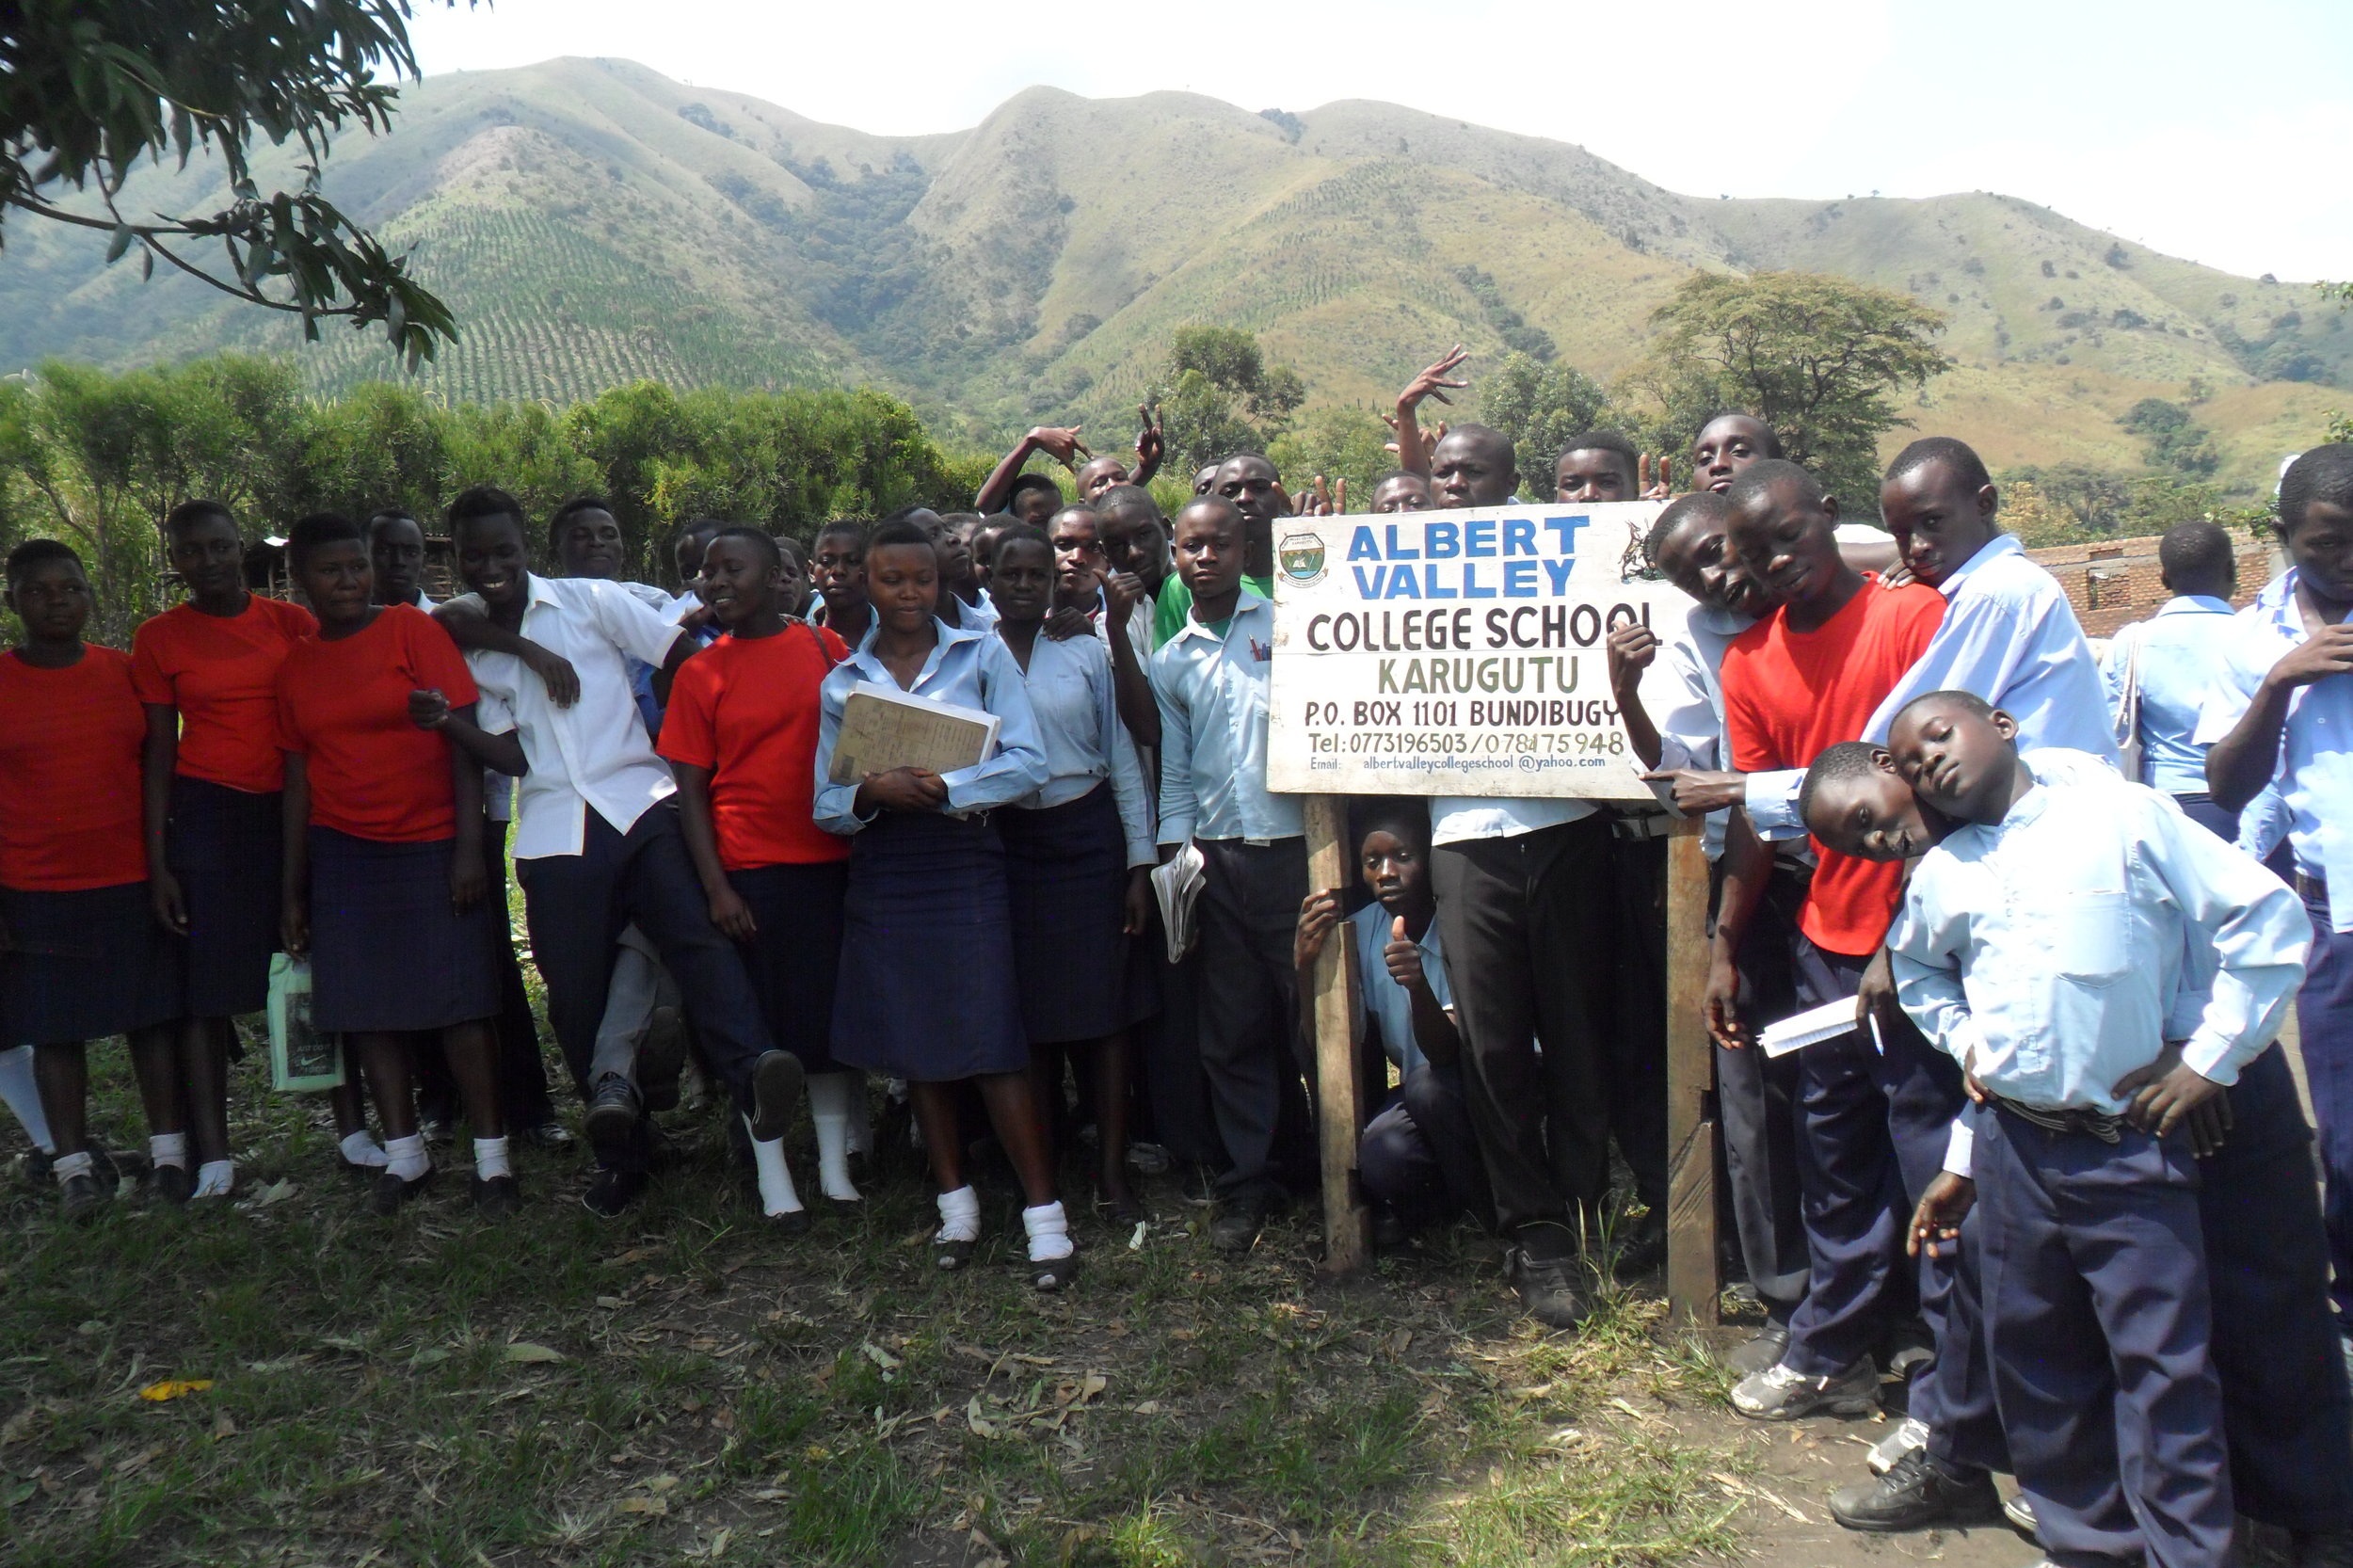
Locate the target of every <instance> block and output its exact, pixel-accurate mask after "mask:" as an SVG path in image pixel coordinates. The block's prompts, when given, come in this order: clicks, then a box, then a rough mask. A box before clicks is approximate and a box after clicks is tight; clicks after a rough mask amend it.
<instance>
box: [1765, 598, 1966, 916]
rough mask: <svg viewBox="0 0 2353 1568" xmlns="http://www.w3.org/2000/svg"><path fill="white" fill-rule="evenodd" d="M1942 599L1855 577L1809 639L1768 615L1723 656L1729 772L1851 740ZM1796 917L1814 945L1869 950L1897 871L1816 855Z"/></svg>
mask: <svg viewBox="0 0 2353 1568" xmlns="http://www.w3.org/2000/svg"><path fill="white" fill-rule="evenodd" d="M1944 616H1945V600H1944V598H1943V596H1942V595H1940V594H1938V593H1937V591H1936V590H1935V589H1933V588H1927V587H1921V586H1919V585H1917V584H1914V585H1913V586H1910V587H1904V588H1897V589H1894V590H1885V589H1881V587H1880V586H1879V585H1878V584H1876V583H1875V582H1873V581H1871V580H1870V579H1869V576H1868V574H1865V584H1864V585H1863V587H1862V588H1861V589H1859V590H1858V591H1857V592H1856V594H1855V596H1854V597H1853V598H1852V599H1850V600H1848V601H1847V603H1846V605H1845V606H1844V607H1843V608H1842V609H1840V610H1839V612H1838V613H1837V614H1836V615H1834V616H1831V618H1830V619H1829V620H1828V621H1826V622H1825V623H1823V624H1822V625H1821V626H1819V627H1817V628H1816V629H1815V630H1814V631H1812V632H1795V631H1792V630H1791V629H1790V627H1789V616H1788V612H1787V611H1786V610H1777V611H1775V612H1774V613H1773V614H1772V615H1771V616H1769V617H1767V618H1766V619H1764V620H1761V621H1759V622H1757V623H1756V624H1755V625H1754V626H1752V627H1750V628H1749V629H1748V630H1747V631H1746V632H1741V633H1740V635H1739V636H1737V637H1736V638H1734V639H1733V643H1732V646H1731V647H1730V648H1726V649H1725V650H1724V666H1723V688H1724V733H1725V737H1726V738H1727V739H1728V740H1729V741H1730V742H1731V747H1732V765H1733V766H1734V767H1735V768H1736V769H1737V770H1738V771H1740V772H1741V773H1771V772H1775V771H1778V770H1781V769H1785V768H1804V767H1808V766H1811V765H1812V763H1813V761H1814V759H1815V758H1817V757H1818V756H1820V755H1821V754H1822V753H1823V752H1824V751H1827V750H1828V749H1829V748H1830V747H1832V746H1833V745H1835V744H1838V743H1839V742H1841V741H1854V740H1860V739H1862V737H1863V733H1864V730H1865V727H1866V726H1868V725H1869V723H1870V722H1871V715H1872V713H1873V712H1875V711H1876V710H1877V709H1878V707H1879V705H1880V702H1881V699H1882V698H1884V697H1885V696H1887V694H1888V693H1889V692H1892V691H1894V690H1895V689H1896V683H1897V681H1899V680H1902V679H1903V678H1904V674H1905V672H1906V671H1908V670H1910V669H1911V668H1912V666H1913V663H1914V662H1915V661H1916V660H1918V658H1919V657H1920V655H1921V654H1922V653H1923V652H1924V651H1926V650H1927V648H1928V646H1929V641H1930V639H1931V638H1933V637H1934V636H1935V635H1936V628H1937V623H1938V622H1939V621H1941V620H1943V619H1944ZM1814 848H1815V852H1816V854H1817V856H1819V862H1818V864H1817V868H1816V870H1815V872H1814V881H1813V884H1812V886H1811V887H1810V888H1809V889H1808V891H1807V893H1806V899H1805V906H1804V907H1803V908H1802V909H1801V910H1800V911H1799V913H1798V929H1799V930H1801V931H1802V932H1804V933H1805V935H1806V936H1808V937H1810V938H1811V939H1812V940H1813V941H1814V943H1815V944H1816V945H1817V947H1821V948H1825V949H1827V950H1829V951H1830V952H1835V953H1841V954H1844V955H1846V956H1849V957H1855V956H1860V955H1862V954H1865V953H1870V952H1877V951H1878V949H1879V945H1880V943H1881V940H1882V939H1883V938H1884V937H1885V936H1886V935H1887V927H1888V923H1889V921H1891V920H1894V919H1895V915H1896V905H1897V901H1898V900H1899V899H1900V898H1901V897H1902V891H1903V871H1904V869H1903V867H1902V866H1900V865H1896V864H1891V863H1886V862H1881V861H1873V860H1860V859H1857V858H1855V857H1853V856H1846V855H1840V854H1838V853H1836V852H1835V851H1833V850H1830V849H1826V848H1824V847H1823V846H1822V844H1821V843H1820V841H1819V840H1817V841H1816V843H1815V845H1814Z"/></svg>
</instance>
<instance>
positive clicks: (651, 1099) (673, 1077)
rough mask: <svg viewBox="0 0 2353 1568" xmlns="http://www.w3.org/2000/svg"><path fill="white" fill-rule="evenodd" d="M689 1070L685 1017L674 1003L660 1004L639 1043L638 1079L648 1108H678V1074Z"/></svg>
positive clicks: (670, 1109) (652, 1109) (649, 1109)
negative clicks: (670, 1005) (668, 1004)
mask: <svg viewBox="0 0 2353 1568" xmlns="http://www.w3.org/2000/svg"><path fill="white" fill-rule="evenodd" d="M685 1070H686V1020H685V1018H684V1017H682V1016H680V1013H679V1010H678V1009H677V1008H675V1007H667V1006H664V1007H657V1008H655V1009H654V1010H653V1017H652V1019H651V1021H649V1022H648V1024H647V1026H646V1037H645V1038H644V1039H642V1040H640V1041H639V1042H638V1043H637V1081H638V1083H639V1085H640V1086H642V1087H643V1089H644V1091H645V1096H646V1109H647V1110H648V1111H676V1110H677V1109H678V1101H679V1076H680V1074H681V1073H683V1072H684V1071H685Z"/></svg>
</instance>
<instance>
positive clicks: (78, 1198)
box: [57, 1171, 106, 1220]
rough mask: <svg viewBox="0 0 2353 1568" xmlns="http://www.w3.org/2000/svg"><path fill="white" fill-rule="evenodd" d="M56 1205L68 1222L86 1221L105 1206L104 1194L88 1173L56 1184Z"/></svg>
mask: <svg viewBox="0 0 2353 1568" xmlns="http://www.w3.org/2000/svg"><path fill="white" fill-rule="evenodd" d="M57 1203H58V1206H59V1207H60V1208H63V1209H64V1210H65V1217H66V1218H67V1219H69V1220H87V1219H88V1218H89V1217H90V1216H91V1215H93V1214H95V1213H97V1212H98V1211H99V1210H100V1209H101V1208H104V1207H105V1206H106V1193H105V1192H104V1189H102V1188H101V1187H100V1186H99V1185H98V1178H97V1177H96V1176H91V1175H90V1174H89V1173H88V1171H85V1172H83V1173H82V1174H81V1175H80V1176H68V1177H66V1178H65V1179H64V1180H63V1181H61V1182H59V1183H57Z"/></svg>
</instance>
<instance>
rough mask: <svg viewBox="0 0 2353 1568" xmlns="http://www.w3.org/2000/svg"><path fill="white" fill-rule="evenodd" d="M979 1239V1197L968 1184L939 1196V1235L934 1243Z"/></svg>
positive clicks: (934, 1238)
mask: <svg viewBox="0 0 2353 1568" xmlns="http://www.w3.org/2000/svg"><path fill="white" fill-rule="evenodd" d="M980 1239H981V1195H980V1194H979V1193H978V1192H974V1191H972V1189H971V1187H970V1186H969V1185H966V1186H963V1187H959V1188H957V1189H956V1190H955V1191H954V1192H942V1193H940V1194H939V1233H938V1234H937V1235H936V1236H935V1237H933V1238H932V1240H935V1241H977V1240H980Z"/></svg>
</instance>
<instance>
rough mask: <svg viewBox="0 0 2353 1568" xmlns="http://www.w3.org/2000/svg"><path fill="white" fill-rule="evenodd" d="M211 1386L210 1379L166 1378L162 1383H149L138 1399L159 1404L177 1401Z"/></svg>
mask: <svg viewBox="0 0 2353 1568" xmlns="http://www.w3.org/2000/svg"><path fill="white" fill-rule="evenodd" d="M212 1385H213V1380H212V1379H211V1378H167V1379H166V1380H164V1381H163V1382H162V1383H151V1384H148V1385H147V1386H146V1387H144V1388H142V1389H140V1390H139V1398H140V1399H142V1400H150V1401H152V1402H153V1403H156V1404H161V1403H162V1402H163V1401H164V1400H177V1399H181V1398H183V1397H184V1396H186V1395H189V1394H201V1393H203V1392H204V1391H205V1390H206V1389H207V1388H210V1387H211V1386H212Z"/></svg>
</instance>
